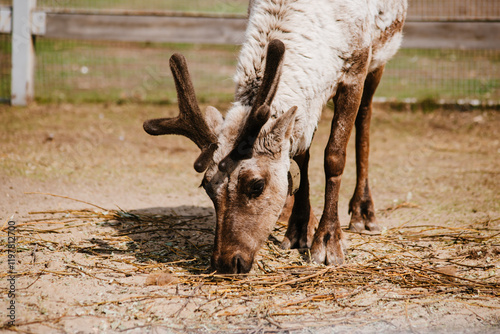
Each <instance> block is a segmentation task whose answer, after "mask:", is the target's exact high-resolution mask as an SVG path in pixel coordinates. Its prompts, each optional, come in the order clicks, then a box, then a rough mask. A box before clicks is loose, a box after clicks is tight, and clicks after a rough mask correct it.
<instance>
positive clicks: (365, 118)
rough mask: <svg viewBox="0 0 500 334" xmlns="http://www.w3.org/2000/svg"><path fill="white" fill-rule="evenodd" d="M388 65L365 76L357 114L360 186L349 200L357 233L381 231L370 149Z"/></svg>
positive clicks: (357, 169) (353, 225) (357, 153)
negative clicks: (376, 100)
mask: <svg viewBox="0 0 500 334" xmlns="http://www.w3.org/2000/svg"><path fill="white" fill-rule="evenodd" d="M383 72H384V66H381V67H379V68H377V69H376V70H375V71H373V72H370V73H369V74H368V75H367V76H366V79H365V84H364V89H363V97H362V98H361V105H360V107H359V110H358V115H357V117H356V123H355V127H356V174H357V180H356V188H355V190H354V195H353V196H352V199H351V201H350V202H349V212H350V213H351V222H350V224H349V229H350V230H351V231H355V232H361V231H364V230H369V231H378V230H380V227H379V225H378V224H377V220H376V218H375V209H374V206H373V200H372V196H371V193H370V187H369V185H368V155H369V151H370V119H371V115H372V99H373V95H374V94H375V90H376V89H377V86H378V84H379V82H380V78H381V77H382V73H383Z"/></svg>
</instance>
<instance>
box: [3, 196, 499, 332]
mask: <svg viewBox="0 0 500 334" xmlns="http://www.w3.org/2000/svg"><path fill="white" fill-rule="evenodd" d="M45 195H50V194H45ZM59 197H62V198H66V197H64V196H59ZM80 202H83V201H80ZM83 203H86V202H83ZM87 204H90V203H87ZM92 206H93V207H94V208H97V209H98V210H88V209H87V210H64V211H44V212H32V213H31V214H30V217H29V218H28V219H27V220H26V221H25V222H23V223H20V224H18V238H19V243H18V247H19V249H18V252H23V251H31V250H33V248H34V247H38V249H39V250H40V249H43V250H44V251H48V252H53V253H59V252H76V253H81V254H86V256H88V261H89V262H91V263H92V264H91V265H90V264H82V263H76V262H74V261H73V262H70V263H65V264H64V266H63V267H61V268H54V269H53V268H44V269H39V270H34V271H24V272H20V273H18V274H17V277H22V276H30V277H36V280H35V281H34V282H33V283H32V284H34V283H35V282H37V281H38V279H39V278H40V277H41V276H43V275H49V274H50V275H55V276H78V277H85V276H86V277H87V278H88V279H97V280H104V281H109V282H110V284H119V285H121V286H123V287H127V286H133V285H130V284H131V283H130V284H129V283H127V281H126V279H127V278H130V277H134V276H136V275H144V282H143V283H144V288H143V289H144V291H142V292H141V290H140V289H139V292H137V291H136V293H137V294H138V295H136V296H128V297H124V298H121V299H112V298H109V299H107V300H98V299H97V300H95V301H94V302H87V303H83V304H81V305H80V306H81V307H84V308H87V309H88V310H89V311H90V310H92V309H93V308H94V307H96V306H101V305H124V304H127V303H133V302H142V303H150V302H153V301H155V303H156V302H159V301H160V300H168V301H169V302H170V303H173V302H176V303H177V304H173V305H177V307H176V309H175V310H174V311H172V312H171V313H170V315H169V316H167V318H169V321H171V322H172V323H174V324H182V325H183V326H184V327H183V328H189V329H191V330H197V329H200V328H207V326H213V327H212V328H218V329H221V328H225V329H228V330H229V329H230V330H235V331H237V330H246V329H255V328H261V329H262V330H266V331H267V330H271V329H274V330H277V331H281V330H297V329H301V328H304V327H314V326H326V325H332V324H338V323H349V322H353V321H354V319H356V321H357V323H358V324H361V325H362V324H369V323H371V322H373V321H376V319H378V318H377V316H376V315H377V314H378V313H377V312H375V310H376V308H377V307H380V305H387V303H400V305H401V308H400V309H399V311H398V312H400V313H401V312H403V314H404V315H405V317H406V319H407V326H408V327H407V329H410V330H411V331H414V328H413V324H412V323H411V321H410V318H409V316H408V312H409V304H410V301H411V303H412V305H417V306H418V305H424V304H425V305H429V304H436V303H440V302H446V301H447V300H449V299H450V298H452V299H453V301H454V302H460V303H467V305H469V306H471V307H480V308H483V307H484V308H492V309H497V308H499V307H500V305H499V304H498V300H499V299H498V298H499V297H500V279H499V276H498V274H496V273H495V270H496V271H498V269H499V264H500V263H499V261H500V260H499V259H500V257H499V256H498V255H499V254H500V240H499V239H500V233H499V230H498V228H495V227H494V226H489V225H488V226H485V224H480V223H479V224H473V225H470V226H460V227H459V226H455V227H447V226H435V225H419V226H407V225H406V226H399V227H397V228H394V229H389V230H387V231H384V232H383V233H381V235H369V234H350V239H351V245H350V247H349V249H348V253H347V259H346V263H345V264H344V265H342V266H339V267H336V268H335V267H324V266H321V265H314V264H311V263H309V262H308V261H307V254H304V253H301V252H298V251H296V250H281V249H280V248H279V247H277V242H278V241H277V240H281V239H282V237H283V235H284V232H285V230H286V227H285V226H284V225H282V224H277V227H276V229H275V230H274V232H273V235H272V236H271V237H270V238H269V241H268V242H267V244H266V245H265V246H264V247H263V249H262V250H261V251H260V253H259V255H258V256H257V258H256V261H255V262H256V264H255V265H254V269H253V271H252V272H251V273H250V274H246V275H216V274H214V273H210V272H209V259H210V255H211V248H212V244H213V235H214V227H213V217H211V216H183V215H179V214H176V213H173V212H172V213H171V214H162V215H158V214H149V213H140V212H125V211H122V210H108V209H105V208H102V207H100V206H97V205H92ZM395 209H397V208H395ZM490 225H491V224H490ZM53 226H57V227H55V228H54V227H53ZM91 228H93V229H92V230H91V231H92V233H93V234H92V235H91V236H90V237H89V238H87V239H81V240H79V241H78V242H74V241H71V240H70V239H65V240H64V241H61V240H59V239H50V238H49V236H50V235H51V234H53V233H54V232H64V231H76V230H81V229H91ZM110 231H111V232H110ZM3 233H5V232H3ZM0 247H1V248H0V249H5V247H6V242H5V241H2V243H1V244H0ZM162 273H163V274H162ZM82 275H84V276H82ZM148 275H150V276H149V280H148V281H147V277H148ZM4 276H5V275H4V274H0V277H4ZM146 283H148V284H153V285H156V286H163V285H164V287H163V288H164V290H156V292H154V293H152V292H151V291H150V290H148V289H147V288H146ZM30 286H31V285H30ZM150 312H153V311H150ZM145 314H146V315H144V316H148V317H151V316H153V315H154V313H151V314H147V313H145ZM187 314H190V315H187ZM193 314H196V316H193ZM315 314H337V315H338V317H337V318H335V317H328V319H326V318H322V319H320V320H318V319H316V321H313V320H311V317H314V316H315ZM342 314H344V316H342ZM346 314H351V316H345V315H346ZM385 316H387V315H385ZM50 319H51V318H47V319H46V320H44V321H45V322H50V321H52V320H50ZM55 319H60V318H55ZM228 319H230V323H231V325H229V323H228ZM249 319H251V323H252V326H248V324H249ZM33 323H36V321H35V322H33V321H32V322H26V324H33ZM18 326H21V325H18ZM186 326H187V327H186ZM259 326H260V327H259ZM130 328H132V329H133V328H136V326H135V327H130Z"/></svg>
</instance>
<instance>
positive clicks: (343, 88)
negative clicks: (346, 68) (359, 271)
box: [311, 80, 363, 265]
mask: <svg viewBox="0 0 500 334" xmlns="http://www.w3.org/2000/svg"><path fill="white" fill-rule="evenodd" d="M362 82H363V80H360V81H359V83H358V82H354V83H352V82H351V83H349V84H344V83H341V84H339V87H338V88H337V93H336V95H335V97H334V103H335V114H334V117H333V120H332V128H331V132H330V138H329V140H328V144H327V146H326V149H325V176H326V185H325V207H324V209H323V216H322V217H321V220H320V223H319V227H318V230H317V231H316V234H315V236H314V241H313V244H312V248H311V256H312V260H313V261H315V262H317V263H324V264H326V265H339V264H342V263H343V262H344V251H345V248H346V246H345V240H344V236H343V233H342V229H341V228H340V221H339V215H338V199H339V189H340V181H341V179H342V173H343V172H344V166H345V159H346V148H347V143H348V141H349V136H350V134H351V131H352V128H353V126H354V121H355V119H356V114H357V111H358V108H359V104H360V101H361V94H362V92H363V85H362Z"/></svg>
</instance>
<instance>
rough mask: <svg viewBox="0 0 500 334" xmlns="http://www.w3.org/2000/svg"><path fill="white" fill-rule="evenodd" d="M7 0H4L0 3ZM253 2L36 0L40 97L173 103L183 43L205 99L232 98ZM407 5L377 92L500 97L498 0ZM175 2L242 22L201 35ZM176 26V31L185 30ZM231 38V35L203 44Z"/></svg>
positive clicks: (401, 96)
mask: <svg viewBox="0 0 500 334" xmlns="http://www.w3.org/2000/svg"><path fill="white" fill-rule="evenodd" d="M10 2H11V1H6V0H0V6H2V5H8V4H9V3H10ZM247 3H248V0H236V1H235V0H232V1H229V0H184V1H177V0H149V1H138V0H120V1H118V0H99V1H97V0H72V1H67V0H38V2H37V9H38V10H42V11H44V12H47V34H46V35H45V36H38V37H37V38H36V60H37V65H36V72H35V98H36V99H37V100H41V101H49V102H50V101H68V102H86V101H87V102H96V101H97V102H98V101H145V102H156V103H158V102H165V103H168V102H170V101H173V100H174V99H175V90H174V87H173V80H172V79H171V77H170V73H169V70H168V58H169V56H170V55H171V54H172V53H173V52H179V51H180V52H183V53H184V54H185V55H186V58H187V59H188V62H189V63H190V69H191V71H192V72H193V73H192V74H193V81H194V85H195V87H196V89H197V92H198V97H199V98H200V100H202V101H210V102H212V103H214V102H217V101H221V100H222V101H228V100H231V99H232V95H233V82H232V74H233V72H234V68H235V64H236V59H237V54H238V51H239V47H238V45H237V44H238V43H239V42H238V41H237V40H236V39H237V37H234V36H240V35H238V34H240V31H242V30H243V29H244V19H242V18H243V17H244V16H245V14H246V10H247V9H246V8H247ZM409 5H410V8H409V14H408V21H407V25H406V27H405V33H406V35H407V36H406V37H407V39H406V40H405V44H404V46H406V48H403V49H402V50H400V52H399V53H398V55H397V56H396V57H395V58H394V59H393V60H391V62H390V63H389V64H388V66H387V67H386V73H385V75H384V78H383V79H382V83H381V85H380V87H379V89H378V92H377V96H378V98H379V99H395V100H399V101H401V100H404V101H416V100H423V99H433V100H443V101H452V102H456V101H461V100H467V101H469V102H473V103H487V102H488V101H489V102H491V103H500V50H499V48H500V41H499V43H496V36H497V33H498V31H499V30H500V28H499V27H500V2H499V1H497V0H475V1H472V0H442V1H433V0H409ZM173 11H177V12H173ZM178 11H188V12H189V13H190V14H188V16H190V17H191V18H192V19H198V20H199V19H200V18H199V16H200V13H202V15H201V16H202V17H204V18H210V19H212V21H213V19H215V20H217V19H218V17H219V16H220V15H221V13H223V14H224V16H225V17H226V20H225V21H224V25H226V27H227V24H228V23H227V22H228V19H227V18H234V24H235V25H234V26H233V27H232V28H231V29H221V30H219V31H217V30H215V32H216V33H215V36H213V33H212V35H210V32H209V31H208V29H206V30H207V31H205V32H204V35H203V38H201V39H199V40H196V38H199V36H200V32H198V31H196V30H193V28H190V29H187V28H186V27H185V24H184V23H183V24H177V26H176V25H175V23H172V22H174V21H175V20H172V16H176V17H179V14H178V13H179V12H178ZM89 13H90V14H98V15H97V16H96V15H93V16H91V15H87V14H89ZM132 14H141V15H146V16H147V21H141V18H140V17H139V18H134V19H131V17H132ZM106 15H108V16H106ZM183 15H184V16H186V15H185V14H183ZM110 18H111V19H112V20H114V21H113V22H115V23H114V24H115V26H113V24H112V20H111V19H110ZM165 18H167V19H168V20H165ZM89 19H90V20H91V21H88V20H89ZM125 19H126V22H127V24H136V26H135V28H134V29H133V30H131V31H132V32H133V34H131V33H128V34H124V33H123V31H121V30H120V25H121V24H123V22H124V21H123V20H125ZM51 20H52V21H51ZM64 20H66V22H64ZM79 20H80V21H79ZM134 20H135V21H134ZM212 21H210V22H212ZM134 22H135V23H134ZM141 22H142V23H141ZM144 22H147V23H148V25H149V26H151V25H152V23H151V22H156V24H157V25H158V27H159V29H157V30H158V32H157V33H154V31H153V33H151V31H152V30H144V31H142V30H141V29H142V28H141V27H142V26H143V25H144ZM165 22H167V23H165ZM198 22H199V21H198ZM214 22H215V24H218V23H217V21H214ZM49 23H50V24H49ZM103 23H104V24H103ZM58 24H59V25H58ZM141 24H142V25H141ZM172 24H174V25H173V26H172ZM169 25H170V26H169ZM183 25H184V26H183ZM224 25H222V26H224ZM78 27H80V29H78ZM492 27H493V28H492ZM98 28H99V29H98ZM169 29H171V30H169ZM426 29H427V30H426ZM426 31H427V33H426ZM436 31H440V32H439V33H438V34H436V33H435V32H436ZM141 33H142V35H141ZM169 33H172V34H174V36H171V35H169ZM106 34H109V35H106ZM175 34H179V36H180V37H179V39H178V40H176V39H175V38H174V37H176V36H175ZM426 34H427V36H426ZM457 34H459V37H460V38H457ZM6 36H7V37H6ZM211 36H212V37H213V38H214V39H213V40H211V38H212V37H211ZM419 36H423V37H422V38H421V39H419ZM86 38H92V39H101V40H85V39H86ZM155 38H157V39H155ZM190 38H191V39H190ZM224 38H225V39H226V42H225V43H230V44H227V45H214V44H206V43H217V42H218V41H220V40H221V39H224ZM117 40H121V41H117ZM144 40H146V41H144ZM148 40H149V41H148ZM9 41H10V39H9V38H8V35H1V34H0V59H1V60H2V61H1V63H0V75H1V76H0V97H4V100H5V99H6V98H8V97H9V94H10V85H9V81H10V78H9V75H10V72H9V67H10V62H9V61H10V60H9V57H10V42H9ZM165 41H169V43H166V42H165ZM172 42H177V43H175V44H174V43H172ZM179 42H204V44H199V43H195V44H193V43H188V44H186V43H179Z"/></svg>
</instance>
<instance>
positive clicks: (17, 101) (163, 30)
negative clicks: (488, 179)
mask: <svg viewBox="0 0 500 334" xmlns="http://www.w3.org/2000/svg"><path fill="white" fill-rule="evenodd" d="M245 27H246V17H245V16H244V15H227V14H226V15H217V14H196V13H180V12H168V11H161V12H154V11H127V10H100V11H92V10H87V9H85V10H74V9H71V10H70V9H57V10H49V11H44V12H39V11H37V10H36V0H13V7H12V8H11V7H0V33H4V34H11V35H12V75H11V78H12V82H11V99H10V100H11V103H12V104H13V105H25V104H27V103H29V101H31V100H32V99H33V96H34V88H33V87H34V84H33V73H34V58H35V47H34V43H33V38H32V35H42V36H44V37H47V38H55V39H72V40H106V41H132V42H174V43H177V42H181V43H204V44H241V43H242V42H243V39H244V31H245ZM404 35H405V38H404V41H403V46H402V47H403V48H418V49H465V50H469V49H493V50H498V49H500V37H499V36H500V22H499V21H495V20H489V21H487V22H477V21H446V22H441V21H434V22H429V21H423V20H421V19H413V18H412V17H411V16H410V17H409V18H408V20H407V22H406V24H405V28H404Z"/></svg>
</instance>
